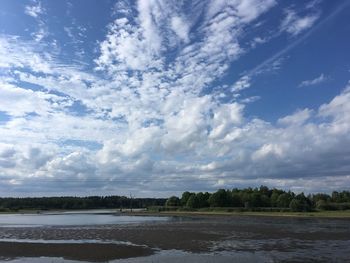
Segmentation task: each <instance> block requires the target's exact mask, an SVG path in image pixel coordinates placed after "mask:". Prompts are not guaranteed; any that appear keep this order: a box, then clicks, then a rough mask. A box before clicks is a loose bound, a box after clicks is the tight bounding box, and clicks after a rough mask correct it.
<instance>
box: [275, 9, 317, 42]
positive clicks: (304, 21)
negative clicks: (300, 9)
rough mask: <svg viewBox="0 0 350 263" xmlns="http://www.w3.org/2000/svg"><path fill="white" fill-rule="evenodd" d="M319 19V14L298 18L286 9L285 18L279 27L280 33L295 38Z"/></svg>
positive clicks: (292, 11)
mask: <svg viewBox="0 0 350 263" xmlns="http://www.w3.org/2000/svg"><path fill="white" fill-rule="evenodd" d="M319 17H320V13H319V12H316V13H311V14H308V15H305V16H300V15H298V14H297V13H296V12H295V11H294V10H291V9H287V10H286V17H285V18H284V19H283V21H282V23H281V26H280V27H281V30H282V31H286V32H288V33H289V34H291V35H292V36H296V35H299V34H300V33H301V32H303V31H305V30H306V29H308V28H310V27H312V26H313V25H314V23H315V22H316V21H317V20H318V18H319Z"/></svg>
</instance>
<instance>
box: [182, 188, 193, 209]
mask: <svg viewBox="0 0 350 263" xmlns="http://www.w3.org/2000/svg"><path fill="white" fill-rule="evenodd" d="M191 195H192V193H190V192H188V191H186V192H183V194H182V197H181V205H183V206H185V205H186V204H187V201H188V198H190V196H191Z"/></svg>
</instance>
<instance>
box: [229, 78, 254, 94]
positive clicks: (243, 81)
mask: <svg viewBox="0 0 350 263" xmlns="http://www.w3.org/2000/svg"><path fill="white" fill-rule="evenodd" d="M250 85H251V77H249V76H243V77H241V78H240V79H239V80H237V81H236V82H235V83H234V84H233V87H232V91H233V92H239V91H241V90H244V89H247V88H249V87H250Z"/></svg>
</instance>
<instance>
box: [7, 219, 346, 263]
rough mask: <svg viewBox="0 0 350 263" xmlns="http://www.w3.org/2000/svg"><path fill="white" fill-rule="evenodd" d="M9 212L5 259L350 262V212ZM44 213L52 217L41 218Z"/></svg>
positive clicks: (37, 260)
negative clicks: (343, 215) (342, 215)
mask: <svg viewBox="0 0 350 263" xmlns="http://www.w3.org/2000/svg"><path fill="white" fill-rule="evenodd" d="M2 216H4V215H1V216H0V217H2ZM6 216H7V218H11V219H13V220H12V221H11V222H7V223H6V222H5V223H2V222H4V221H1V220H4V218H5V217H3V218H2V219H0V226H3V227H0V259H2V260H10V262H11V261H13V262H46V261H45V259H46V260H47V261H50V262H64V261H67V262H70V261H77V260H80V261H95V262H103V261H112V262H114V261H115V262H181V263H184V262H191V263H194V262H288V261H290V262H347V260H348V259H349V258H350V220H349V219H317V218H285V217H260V216H255V217H254V216H196V217H162V216H160V217H157V216H141V217H140V216H123V215H118V214H108V213H107V214H105V213H104V214H96V213H95V214H93V213H91V214H89V213H82V214H58V215H53V214H50V215H47V214H46V215H6ZM10 216H12V217H10ZM16 216H18V217H20V218H21V219H14V217H16ZM29 216H31V217H29ZM52 216H53V217H56V219H52V218H51V217H52ZM94 217H95V219H93V218H94ZM23 218H27V219H31V220H34V221H33V222H32V221H27V222H23V221H21V220H23ZM43 218H48V219H50V220H51V221H50V220H46V221H45V220H44V221H45V222H42V221H40V220H42V219H43ZM57 218H60V220H58V219H57ZM72 218H74V219H72ZM79 218H80V219H79ZM39 219H40V220H39ZM63 219H65V220H63ZM113 220H114V221H113ZM19 221H21V222H19ZM49 221H50V222H51V223H49ZM11 224H12V225H11ZM4 226H6V227H4ZM29 226H30V227H29ZM48 259H49V260H48ZM39 260H42V261H39Z"/></svg>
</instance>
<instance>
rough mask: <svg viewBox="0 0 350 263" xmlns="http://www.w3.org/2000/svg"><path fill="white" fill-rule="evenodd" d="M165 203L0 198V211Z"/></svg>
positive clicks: (157, 202)
mask: <svg viewBox="0 0 350 263" xmlns="http://www.w3.org/2000/svg"><path fill="white" fill-rule="evenodd" d="M165 202H166V199H165V198H129V197H126V196H88V197H67V196H62V197H24V198H12V197H4V198H0V211H8V210H12V211H15V210H25V209H38V210H48V209H65V210H67V209H99V208H106V209H111V208H120V209H123V208H131V207H132V208H147V207H149V206H164V204H165Z"/></svg>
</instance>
